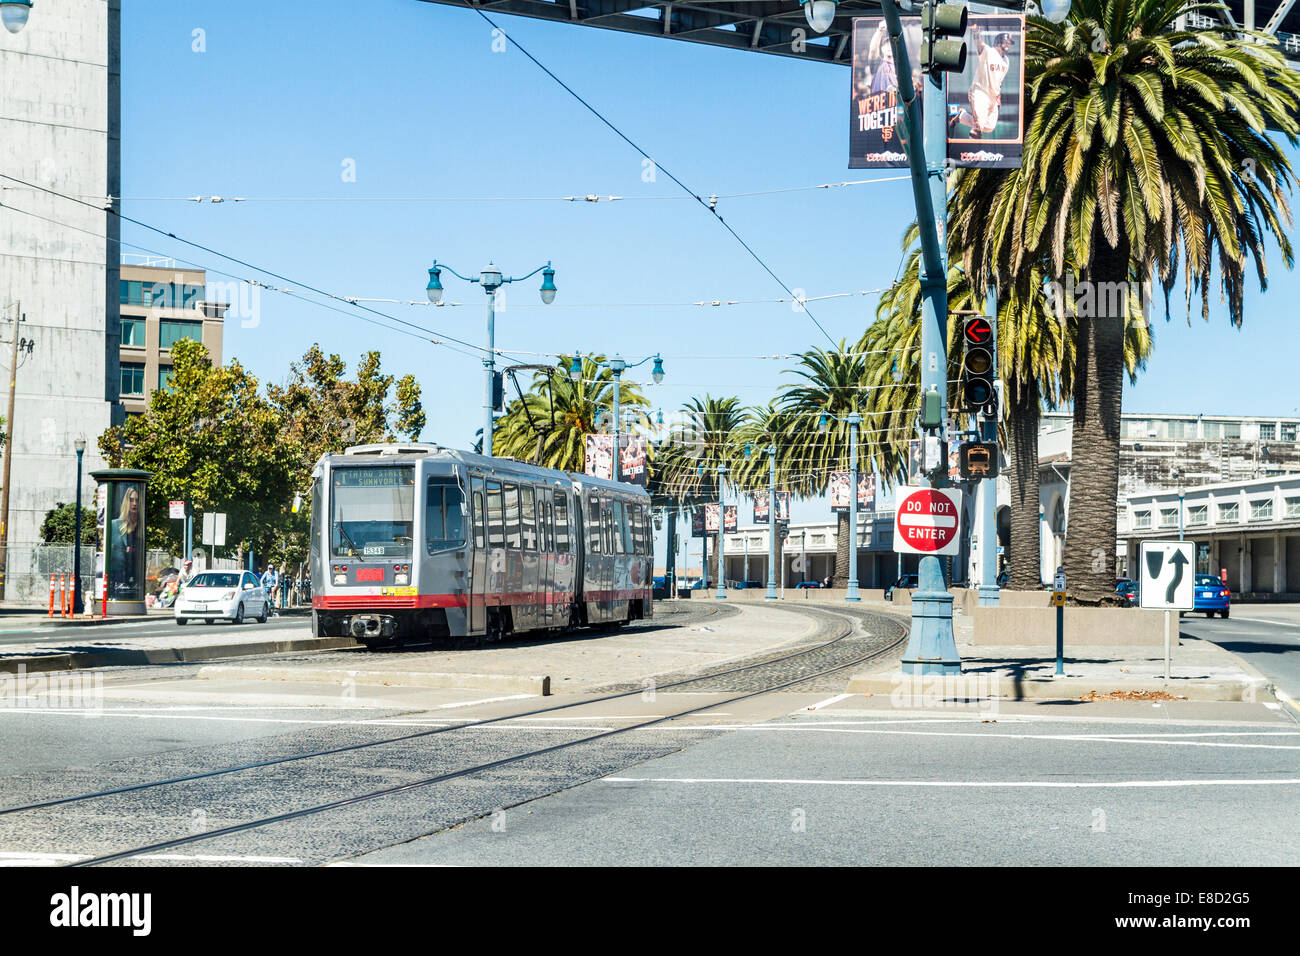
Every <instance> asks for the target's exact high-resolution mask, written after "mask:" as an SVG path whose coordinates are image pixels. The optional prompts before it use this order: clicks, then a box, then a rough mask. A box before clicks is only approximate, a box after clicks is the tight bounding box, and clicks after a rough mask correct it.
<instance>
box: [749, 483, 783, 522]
mask: <svg viewBox="0 0 1300 956" xmlns="http://www.w3.org/2000/svg"><path fill="white" fill-rule="evenodd" d="M767 497H768V496H767V492H766V491H756V492H754V524H767V522H768V521H769V520H770V518H771V515H769V514H768V505H767ZM776 520H777V521H789V520H790V492H788V491H778V492H777V493H776Z"/></svg>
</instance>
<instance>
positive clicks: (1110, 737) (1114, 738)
mask: <svg viewBox="0 0 1300 956" xmlns="http://www.w3.org/2000/svg"><path fill="white" fill-rule="evenodd" d="M711 729H727V730H761V731H817V732H821V733H826V734H882V735H886V736H902V737H962V738H967V739H970V740H988V739H990V738H994V737H998V738H1010V739H1011V740H1077V741H1087V742H1090V743H1104V744H1105V743H1109V744H1166V745H1168V746H1171V747H1238V748H1242V749H1246V750H1300V745H1297V746H1287V745H1285V744H1234V743H1220V742H1217V741H1208V740H1169V739H1152V738H1150V737H1142V736H1138V735H1121V734H999V733H960V732H955V731H940V730H877V729H875V728H866V727H864V728H857V729H854V728H851V727H796V726H782V725H772V724H758V725H750V726H747V727H734V728H733V727H728V728H711ZM1172 736H1191V735H1190V734H1183V735H1179V734H1175V735H1172ZM1264 736H1277V737H1294V736H1297V735H1296V734H1292V733H1287V732H1283V733H1278V734H1272V735H1269V734H1265V735H1264Z"/></svg>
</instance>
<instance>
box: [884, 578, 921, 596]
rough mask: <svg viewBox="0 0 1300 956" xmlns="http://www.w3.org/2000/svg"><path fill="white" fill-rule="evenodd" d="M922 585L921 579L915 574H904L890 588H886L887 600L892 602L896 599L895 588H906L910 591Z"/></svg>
mask: <svg viewBox="0 0 1300 956" xmlns="http://www.w3.org/2000/svg"><path fill="white" fill-rule="evenodd" d="M920 583H921V580H920V578H918V577H917V576H916V575H915V574H904V575H903V576H902V577H901V578H899V579H898V580H897V581H895V582H894V583H893V584H891V585H890V586H889V587H887V588H885V600H886V601H892V600H893V599H894V588H905V589H907V590H909V591H910V590H913V589H914V588H916V587H918V586H919V585H920Z"/></svg>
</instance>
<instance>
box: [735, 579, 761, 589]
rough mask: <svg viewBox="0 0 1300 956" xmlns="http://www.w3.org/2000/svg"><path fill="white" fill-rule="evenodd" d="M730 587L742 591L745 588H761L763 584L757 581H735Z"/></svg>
mask: <svg viewBox="0 0 1300 956" xmlns="http://www.w3.org/2000/svg"><path fill="white" fill-rule="evenodd" d="M732 587H733V588H735V589H736V590H737V591H743V590H745V588H761V587H763V585H762V584H760V583H759V582H758V581H737V582H736V583H735V584H733V585H732Z"/></svg>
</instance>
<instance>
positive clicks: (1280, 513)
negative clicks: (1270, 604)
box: [1124, 472, 1300, 601]
mask: <svg viewBox="0 0 1300 956" xmlns="http://www.w3.org/2000/svg"><path fill="white" fill-rule="evenodd" d="M1125 518H1126V520H1125V522H1124V524H1125V526H1126V528H1127V541H1126V545H1127V552H1128V566H1129V567H1130V568H1137V566H1138V558H1139V554H1140V551H1139V549H1140V546H1141V543H1142V542H1143V541H1144V540H1156V539H1159V540H1164V541H1171V540H1176V539H1179V538H1180V537H1181V538H1183V539H1185V540H1187V541H1193V542H1195V543H1196V570H1197V571H1198V572H1200V573H1202V574H1214V575H1222V576H1223V577H1224V578H1225V579H1226V580H1227V582H1228V587H1229V588H1230V589H1231V590H1232V591H1233V592H1234V593H1235V594H1236V595H1249V596H1250V597H1252V598H1264V599H1271V600H1279V599H1282V600H1291V601H1295V600H1300V472H1296V473H1293V474H1290V475H1286V476H1282V477H1277V478H1255V479H1251V480H1248V481H1233V482H1220V483H1217V484H1210V485H1202V486H1200V487H1198V488H1189V489H1186V490H1184V491H1182V492H1168V491H1164V492H1154V493H1147V494H1140V495H1133V496H1131V497H1130V498H1129V499H1128V501H1127V502H1126V508H1125Z"/></svg>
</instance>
